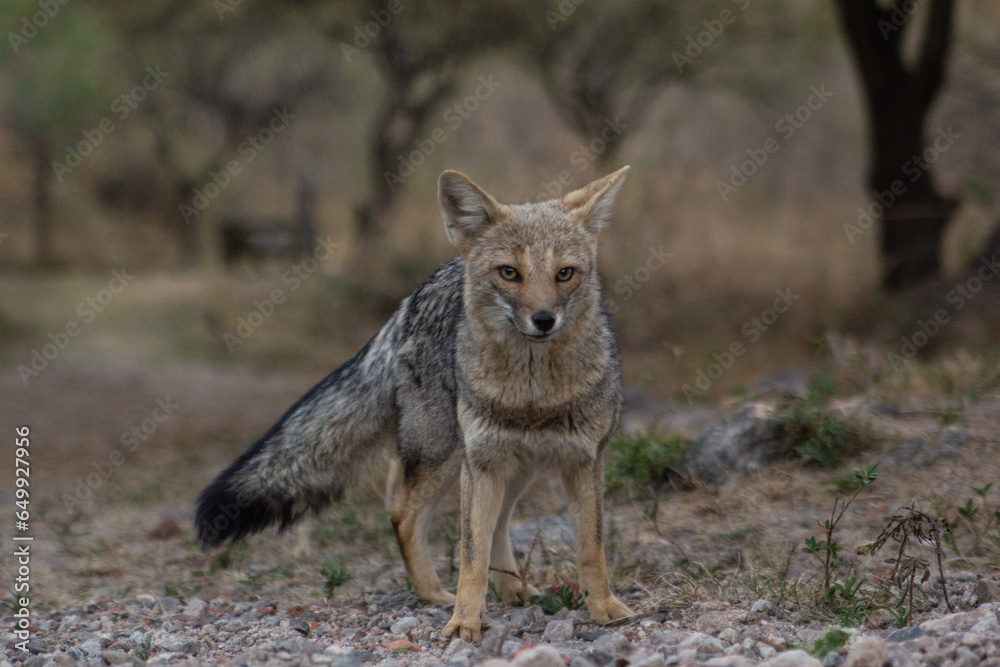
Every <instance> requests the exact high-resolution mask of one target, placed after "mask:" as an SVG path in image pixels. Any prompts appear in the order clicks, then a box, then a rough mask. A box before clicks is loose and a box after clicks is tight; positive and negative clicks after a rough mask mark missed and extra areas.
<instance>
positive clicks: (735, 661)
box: [700, 655, 760, 667]
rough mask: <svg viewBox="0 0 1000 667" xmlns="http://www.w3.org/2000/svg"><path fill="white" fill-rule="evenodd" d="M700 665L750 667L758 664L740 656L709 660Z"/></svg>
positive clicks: (708, 666) (707, 666)
mask: <svg viewBox="0 0 1000 667" xmlns="http://www.w3.org/2000/svg"><path fill="white" fill-rule="evenodd" d="M700 664H702V665H705V667H752V666H753V665H758V664H760V663H758V662H756V661H755V660H750V659H749V658H744V657H743V656H742V655H727V656H723V657H721V658H711V659H710V660H706V661H705V662H703V663H700Z"/></svg>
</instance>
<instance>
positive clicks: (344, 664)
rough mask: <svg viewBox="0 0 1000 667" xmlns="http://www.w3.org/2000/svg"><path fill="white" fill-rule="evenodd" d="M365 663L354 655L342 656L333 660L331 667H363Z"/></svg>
mask: <svg viewBox="0 0 1000 667" xmlns="http://www.w3.org/2000/svg"><path fill="white" fill-rule="evenodd" d="M363 664H364V663H363V662H361V658H358V657H357V656H354V655H342V656H339V657H337V658H334V659H333V662H332V663H330V667H361V666H362V665H363Z"/></svg>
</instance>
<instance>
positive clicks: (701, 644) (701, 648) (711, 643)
mask: <svg viewBox="0 0 1000 667" xmlns="http://www.w3.org/2000/svg"><path fill="white" fill-rule="evenodd" d="M677 648H679V649H680V650H681V651H682V652H683V651H686V650H688V649H694V650H695V651H696V652H697V654H698V655H699V656H701V657H705V656H709V655H715V654H716V653H722V652H723V651H724V650H726V647H725V646H724V645H723V644H722V642H721V641H719V640H718V639H716V638H715V637H713V636H711V635H706V634H704V633H702V632H694V633H692V634H691V636H689V637H688V638H687V639H685V640H684V641H682V642H681V643H680V644H678V646H677Z"/></svg>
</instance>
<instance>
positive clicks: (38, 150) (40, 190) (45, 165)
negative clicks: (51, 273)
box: [32, 138, 57, 267]
mask: <svg viewBox="0 0 1000 667" xmlns="http://www.w3.org/2000/svg"><path fill="white" fill-rule="evenodd" d="M49 155H50V154H49V144H48V141H46V140H45V139H44V138H42V139H38V140H37V141H36V142H35V173H34V176H33V183H32V187H33V188H34V204H35V257H36V261H37V263H38V265H39V266H41V267H52V266H55V265H56V263H57V260H56V254H55V243H54V238H53V237H54V230H53V228H52V187H51V186H52V165H51V160H50V159H49Z"/></svg>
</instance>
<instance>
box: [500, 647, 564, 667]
mask: <svg viewBox="0 0 1000 667" xmlns="http://www.w3.org/2000/svg"><path fill="white" fill-rule="evenodd" d="M513 663H514V665H516V666H517V667H565V665H566V663H564V662H563V659H562V657H561V656H560V655H559V652H558V651H556V650H555V649H554V648H552V647H551V646H536V647H534V648H531V649H528V650H527V651H522V652H521V653H519V654H518V655H517V657H515V658H514V660H513Z"/></svg>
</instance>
